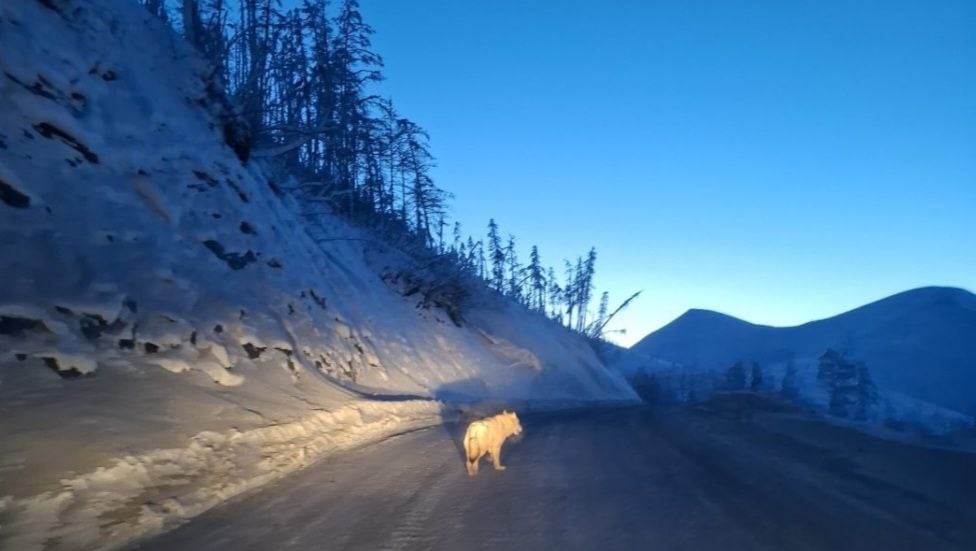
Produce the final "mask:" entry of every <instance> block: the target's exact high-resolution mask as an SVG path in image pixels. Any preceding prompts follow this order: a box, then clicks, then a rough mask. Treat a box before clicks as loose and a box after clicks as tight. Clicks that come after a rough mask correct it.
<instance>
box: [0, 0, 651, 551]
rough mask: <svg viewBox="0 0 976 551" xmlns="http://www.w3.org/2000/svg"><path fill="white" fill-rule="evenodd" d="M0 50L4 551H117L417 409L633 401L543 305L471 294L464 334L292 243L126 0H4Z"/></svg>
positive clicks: (181, 54) (364, 262)
mask: <svg viewBox="0 0 976 551" xmlns="http://www.w3.org/2000/svg"><path fill="white" fill-rule="evenodd" d="M0 52H2V55H0V104H2V105H3V106H4V108H3V109H0V242H2V243H3V248H2V249H0V278H2V281H0V405H2V410H3V411H2V413H3V415H0V434H3V435H4V439H3V441H2V443H0V547H5V548H6V547H7V546H8V542H14V544H10V545H9V547H13V548H17V549H36V548H40V547H42V546H46V548H49V549H85V548H101V547H112V546H120V545H124V542H125V541H128V538H130V537H133V536H135V535H137V534H140V533H145V532H147V531H152V530H156V529H158V528H159V527H160V526H163V525H165V524H166V523H167V522H169V521H171V520H172V519H176V518H183V517H186V516H191V515H193V514H196V513H198V512H199V511H201V510H203V509H205V508H207V507H209V506H212V505H213V504H215V503H217V502H219V501H220V500H222V499H226V498H227V497H229V496H231V495H234V494H236V493H239V492H240V491H243V490H245V489H248V488H251V487H254V486H257V485H259V484H261V483H264V482H266V481H267V480H271V479H273V478H275V477H277V476H280V475H281V474H283V473H285V472H288V471H289V470H292V469H294V468H298V467H299V466H300V465H302V464H303V462H304V461H308V460H310V458H313V457H318V456H320V455H322V454H324V453H327V452H329V451H330V450H334V449H340V448H342V447H344V446H347V445H353V444H355V443H358V442H362V441H365V440H367V439H369V438H376V437H380V436H382V435H384V434H389V433H391V432H396V431H400V430H405V429H408V428H411V427H415V426H420V425H422V424H427V423H433V422H439V420H440V419H441V417H442V415H441V412H440V409H441V407H442V406H440V405H437V402H436V401H435V400H438V401H440V402H443V401H445V400H446V401H456V400H466V401H471V400H480V401H482V402H483V401H486V400H489V401H490V400H496V401H505V402H509V403H511V402H512V401H519V403H526V404H532V403H536V402H539V401H545V402H546V403H549V404H560V403H561V404H569V403H580V402H588V403H604V402H615V401H616V402H620V401H623V402H626V401H632V400H634V399H635V395H634V394H633V391H632V390H631V389H630V387H629V386H628V385H627V383H626V381H624V379H623V378H622V377H621V376H619V375H618V374H616V373H614V372H611V371H608V370H607V369H606V368H605V367H604V366H603V365H602V364H601V363H600V361H599V360H598V359H597V358H596V356H595V355H594V354H593V351H592V350H590V348H589V346H588V345H587V344H586V343H585V342H583V341H582V340H581V339H579V338H578V337H577V336H576V335H574V334H572V333H571V332H569V331H567V330H565V329H564V328H562V327H559V326H557V325H555V324H553V323H552V322H550V321H549V320H546V319H545V318H543V317H542V316H539V315H537V314H535V313H532V312H528V311H526V310H525V309H524V308H521V307H519V306H517V305H514V304H512V303H511V302H509V301H507V300H504V299H502V298H500V297H498V296H496V295H493V294H492V293H489V292H487V291H481V292H475V293H474V294H473V298H472V303H471V305H470V307H469V308H468V309H467V310H466V311H464V312H463V318H464V321H463V323H462V324H461V326H460V327H459V326H457V325H455V324H454V323H452V321H451V320H450V318H449V316H448V315H447V313H445V312H442V311H440V310H438V309H436V308H431V309H426V308H422V307H420V305H418V303H417V301H416V298H415V297H414V298H412V297H409V296H404V294H403V293H402V291H401V289H399V288H398V287H397V286H396V285H393V284H390V283H388V282H387V281H384V279H383V278H382V276H383V274H384V270H386V269H387V268H389V267H390V266H389V265H390V264H391V263H392V264H395V257H396V254H395V251H392V250H391V249H390V248H389V247H386V246H384V245H383V244H382V243H377V242H375V240H373V239H372V237H371V236H370V235H368V234H366V233H364V232H363V231H361V230H357V229H356V228H353V227H351V226H349V225H348V224H346V223H344V222H343V221H342V220H340V219H337V218H329V217H325V218H324V221H323V224H322V226H321V227H320V228H316V229H315V231H314V232H311V230H310V229H309V228H308V227H306V224H304V223H303V221H302V219H301V218H300V217H299V216H298V215H297V214H296V212H297V210H298V209H297V208H296V205H295V204H294V202H293V200H292V199H290V198H289V197H288V196H287V195H285V194H283V193H281V190H282V189H284V188H286V187H287V185H288V182H277V181H274V180H273V179H271V178H270V177H269V176H268V175H267V174H266V173H265V171H264V170H263V169H262V167H261V166H260V165H259V164H256V163H254V162H251V163H248V164H246V165H245V164H242V163H241V162H240V160H239V159H238V157H237V156H236V155H235V153H234V151H233V150H232V149H231V148H230V147H229V146H227V145H226V143H225V142H224V137H223V131H222V127H221V124H222V123H221V117H220V114H221V110H222V109H223V107H222V106H221V104H220V102H217V101H215V100H214V97H213V94H212V92H211V87H210V83H209V81H208V75H209V70H208V68H207V67H206V66H205V64H204V63H203V62H202V61H201V60H200V59H199V58H198V57H196V55H195V54H194V53H193V52H192V51H191V50H190V49H189V48H188V47H187V46H186V45H185V44H184V43H183V42H182V41H181V40H180V39H178V38H177V37H175V36H173V35H172V33H171V32H170V31H169V29H167V28H166V27H165V25H163V24H162V23H161V22H159V21H157V20H156V19H155V18H154V17H152V16H151V15H150V14H148V13H147V12H146V10H144V9H142V8H141V7H140V6H139V5H138V4H136V3H135V2H130V1H128V0H74V1H70V2H68V1H65V0H45V1H44V2H37V1H32V0H23V1H15V2H0ZM408 397H413V398H415V400H412V401H411V400H406V398H408ZM367 399H370V400H372V401H365V400H367Z"/></svg>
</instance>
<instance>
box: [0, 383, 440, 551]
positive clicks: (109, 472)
mask: <svg viewBox="0 0 976 551" xmlns="http://www.w3.org/2000/svg"><path fill="white" fill-rule="evenodd" d="M441 421H442V416H441V408H440V407H439V406H438V404H437V403H436V402H433V401H405V402H365V401H357V402H354V403H351V404H348V405H346V406H343V407H341V408H339V409H337V410H335V411H317V412H312V413H311V414H309V415H308V416H307V417H306V418H304V419H302V420H300V421H295V422H292V423H285V424H282V425H272V426H267V427H261V428H256V429H253V430H248V431H243V432H236V431H234V432H211V431H205V432H201V433H198V434H196V435H194V436H193V437H192V438H190V440H189V444H188V445H187V446H186V447H182V448H165V449H153V450H149V451H145V452H143V453H140V454H138V455H130V456H126V457H121V458H119V459H117V460H115V462H114V463H113V464H111V465H109V466H106V467H100V468H98V469H96V470H94V471H91V472H86V473H84V474H81V475H76V476H73V477H71V478H66V479H64V480H62V481H61V486H62V488H61V490H60V491H53V492H46V493H43V494H40V495H36V496H31V497H26V498H12V497H9V496H8V497H6V498H4V500H3V501H0V515H2V518H3V519H4V524H3V530H4V536H5V538H4V541H5V544H6V545H8V546H9V548H11V549H42V548H43V549H60V548H66V549H89V548H113V547H118V546H121V545H123V544H125V543H127V542H130V541H132V540H133V539H134V538H136V537H140V536H146V535H150V534H153V533H156V532H159V531H160V530H163V529H164V528H166V527H167V526H171V525H172V523H173V522H174V521H177V520H180V519H185V518H188V517H192V516H194V515H197V514H199V513H201V512H203V511H205V510H207V509H209V508H210V507H213V506H214V505H217V504H218V503H220V502H222V501H224V500H226V499H228V498H231V497H234V496H236V495H238V494H240V493H242V492H245V491H247V490H250V489H253V488H256V487H258V486H261V485H263V484H265V483H267V482H270V481H272V480H275V479H277V478H280V477H281V476H284V475H286V474H288V473H290V472H292V471H295V470H297V469H300V468H302V467H304V466H306V465H307V464H309V463H311V462H312V461H314V460H315V459H317V458H319V457H321V456H322V455H324V454H327V453H329V452H335V451H338V450H343V449H348V448H351V447H354V446H357V445H361V444H364V443H366V442H369V441H371V440H375V439H377V438H381V437H384V436H390V435H393V434H397V433H402V432H406V431H409V430H414V429H417V428H421V427H425V426H429V425H433V424H436V423H439V422H441ZM52 541H54V542H63V544H53V545H51V544H50V543H46V542H52Z"/></svg>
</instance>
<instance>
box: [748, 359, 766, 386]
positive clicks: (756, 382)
mask: <svg viewBox="0 0 976 551" xmlns="http://www.w3.org/2000/svg"><path fill="white" fill-rule="evenodd" d="M763 387H764V384H763V370H762V367H760V366H759V363H757V362H752V378H751V380H750V381H749V390H751V391H753V392H759V391H760V390H762V389H763Z"/></svg>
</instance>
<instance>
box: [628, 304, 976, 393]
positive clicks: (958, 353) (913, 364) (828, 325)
mask: <svg viewBox="0 0 976 551" xmlns="http://www.w3.org/2000/svg"><path fill="white" fill-rule="evenodd" d="M828 348H834V349H837V350H839V351H841V352H843V353H846V354H848V355H850V356H851V357H853V358H856V359H859V360H861V361H865V362H866V363H867V364H868V365H869V367H870V368H871V369H872V372H873V373H875V374H876V376H877V379H878V382H879V384H881V385H884V386H886V387H889V388H890V389H892V390H895V391H898V392H901V393H904V394H906V395H908V396H912V397H914V398H918V399H922V400H926V401H930V402H932V403H935V404H939V405H942V406H945V407H951V408H954V409H957V410H960V411H970V410H971V409H973V408H974V407H976V399H973V398H971V397H969V395H971V389H974V388H976V365H974V364H976V361H974V358H976V295H974V294H973V293H971V292H969V291H968V290H966V289H961V288H957V287H938V286H930V287H920V288H916V289H910V290H907V291H903V292H900V293H896V294H894V295H891V296H888V297H885V298H882V299H879V300H876V301H873V302H870V303H868V304H865V305H863V306H860V307H857V308H854V309H851V310H848V311H845V312H842V313H840V314H837V315H835V316H832V317H829V318H823V319H819V320H812V321H809V322H806V323H803V324H800V325H795V326H788V327H775V326H769V325H758V324H754V323H751V322H748V321H745V320H741V319H739V318H736V317H734V316H730V315H727V314H723V313H720V312H714V311H711V310H704V309H697V308H695V309H690V310H688V311H687V312H685V313H684V314H682V315H681V316H679V317H678V318H676V319H675V320H674V321H672V322H671V323H669V324H667V325H665V326H664V327H662V328H661V329H658V330H657V331H654V332H652V333H650V334H648V335H647V336H645V337H644V338H643V339H641V340H640V341H638V342H637V343H636V344H635V345H634V346H632V347H631V348H630V349H629V350H630V351H631V352H634V353H637V354H639V355H641V356H644V357H648V358H652V359H654V360H657V361H661V362H664V363H666V364H668V365H678V366H683V367H685V368H691V369H703V370H707V369H722V368H724V367H727V366H728V365H729V364H731V363H733V362H735V361H739V360H745V361H757V362H759V363H764V364H783V363H785V362H789V361H795V362H807V363H815V361H816V358H817V357H818V356H819V354H821V353H823V351H824V350H826V349H828ZM919 366H922V368H921V369H920V368H919Z"/></svg>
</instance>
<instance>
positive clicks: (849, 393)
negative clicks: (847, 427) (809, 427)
mask: <svg viewBox="0 0 976 551" xmlns="http://www.w3.org/2000/svg"><path fill="white" fill-rule="evenodd" d="M857 373H858V369H857V365H856V364H854V363H853V362H850V361H847V360H846V359H845V358H844V356H843V355H842V354H840V353H839V352H836V351H834V350H827V351H826V352H824V354H823V356H821V357H820V365H819V366H818V367H817V379H818V380H819V381H820V383H821V384H822V385H823V386H824V389H825V390H826V391H827V396H828V411H829V412H830V414H831V415H835V416H837V417H848V416H849V415H850V413H851V408H852V407H853V406H854V405H855V404H856V403H857V376H858V375H857Z"/></svg>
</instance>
